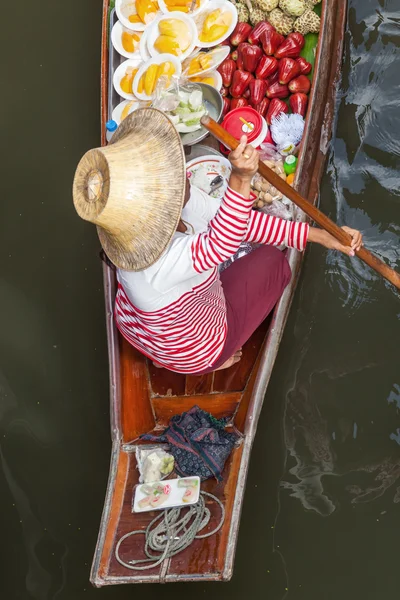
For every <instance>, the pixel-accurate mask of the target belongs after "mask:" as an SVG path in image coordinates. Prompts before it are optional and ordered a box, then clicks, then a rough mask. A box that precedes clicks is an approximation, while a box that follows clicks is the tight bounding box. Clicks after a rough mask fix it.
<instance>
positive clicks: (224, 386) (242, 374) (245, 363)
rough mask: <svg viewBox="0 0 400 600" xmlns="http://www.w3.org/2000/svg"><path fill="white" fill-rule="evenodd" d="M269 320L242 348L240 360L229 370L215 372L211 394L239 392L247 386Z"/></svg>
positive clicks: (267, 320)
mask: <svg viewBox="0 0 400 600" xmlns="http://www.w3.org/2000/svg"><path fill="white" fill-rule="evenodd" d="M269 323H270V318H267V319H266V320H265V321H264V322H263V323H262V324H261V325H260V327H259V328H258V329H257V330H256V331H255V332H254V333H253V335H252V336H251V338H250V339H249V340H248V341H247V342H246V343H245V344H244V346H243V355H242V358H241V359H240V361H239V362H238V363H236V365H233V367H231V368H230V369H224V370H223V371H216V373H215V377H214V384H213V392H241V391H243V390H244V388H245V387H246V384H247V380H248V378H249V376H250V373H251V372H252V370H253V367H254V363H255V361H256V359H257V356H258V353H259V352H260V348H261V346H262V344H263V342H264V339H265V336H266V335H267V332H268V327H269Z"/></svg>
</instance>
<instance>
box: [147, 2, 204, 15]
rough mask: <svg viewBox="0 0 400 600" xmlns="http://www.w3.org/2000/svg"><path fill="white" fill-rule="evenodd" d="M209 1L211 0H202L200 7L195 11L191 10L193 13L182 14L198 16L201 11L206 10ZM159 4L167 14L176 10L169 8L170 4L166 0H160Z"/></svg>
mask: <svg viewBox="0 0 400 600" xmlns="http://www.w3.org/2000/svg"><path fill="white" fill-rule="evenodd" d="M208 2H209V0H200V6H199V8H197V9H196V10H194V11H193V12H191V13H182V14H184V15H187V16H188V17H196V16H197V15H199V14H200V13H201V12H203V10H204V9H205V8H207V5H208ZM158 6H159V7H160V9H161V11H162V12H163V13H164V14H166V15H167V14H169V13H170V12H174V9H173V8H172V7H171V8H169V7H168V6H167V5H166V4H165V2H164V0H158ZM175 12H176V11H175Z"/></svg>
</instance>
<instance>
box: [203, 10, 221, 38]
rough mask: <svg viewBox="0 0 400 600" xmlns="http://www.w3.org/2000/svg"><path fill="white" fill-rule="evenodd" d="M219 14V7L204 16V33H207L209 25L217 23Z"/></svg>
mask: <svg viewBox="0 0 400 600" xmlns="http://www.w3.org/2000/svg"><path fill="white" fill-rule="evenodd" d="M220 16H221V10H220V9H219V8H218V9H217V10H213V11H212V12H210V13H209V14H208V15H207V16H206V18H205V19H204V23H203V33H204V34H207V33H208V32H209V31H210V29H211V27H212V26H213V25H216V24H217V23H218V19H219V18H220Z"/></svg>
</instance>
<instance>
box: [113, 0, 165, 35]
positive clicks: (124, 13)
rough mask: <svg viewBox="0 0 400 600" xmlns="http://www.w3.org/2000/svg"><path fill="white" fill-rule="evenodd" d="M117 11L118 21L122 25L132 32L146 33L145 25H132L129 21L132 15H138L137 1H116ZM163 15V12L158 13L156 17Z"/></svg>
mask: <svg viewBox="0 0 400 600" xmlns="http://www.w3.org/2000/svg"><path fill="white" fill-rule="evenodd" d="M115 10H116V12H117V15H118V19H119V20H120V21H121V23H122V25H123V26H124V27H126V28H127V29H130V30H131V31H144V30H145V29H146V27H147V25H145V23H131V22H130V21H129V16H130V15H136V14H137V12H136V1H135V0H116V2H115ZM159 14H161V11H158V12H157V13H156V16H158V15H159Z"/></svg>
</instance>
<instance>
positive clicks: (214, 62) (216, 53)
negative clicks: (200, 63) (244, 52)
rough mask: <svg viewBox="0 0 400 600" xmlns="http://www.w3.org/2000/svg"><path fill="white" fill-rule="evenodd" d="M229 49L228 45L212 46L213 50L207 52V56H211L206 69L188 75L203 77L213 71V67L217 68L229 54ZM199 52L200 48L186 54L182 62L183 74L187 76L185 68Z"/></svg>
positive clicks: (186, 68)
mask: <svg viewBox="0 0 400 600" xmlns="http://www.w3.org/2000/svg"><path fill="white" fill-rule="evenodd" d="M230 51H231V49H230V47H229V46H220V47H219V48H213V50H210V52H207V56H209V57H210V58H211V63H210V66H209V67H207V68H206V69H203V70H201V71H198V72H197V73H193V74H192V75H190V77H203V76H204V75H206V74H207V73H210V72H211V71H215V69H217V68H218V67H219V65H220V64H221V63H222V62H224V60H225V59H226V57H227V56H228V55H229V53H230ZM200 52H202V50H200V49H199V50H198V51H197V52H196V53H194V52H193V53H192V55H191V56H188V58H187V59H186V60H185V62H184V63H183V64H182V72H183V74H184V75H186V77H189V76H188V75H187V70H188V68H189V65H190V62H191V60H192V59H193V58H195V57H196V56H198V55H199V54H200Z"/></svg>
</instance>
